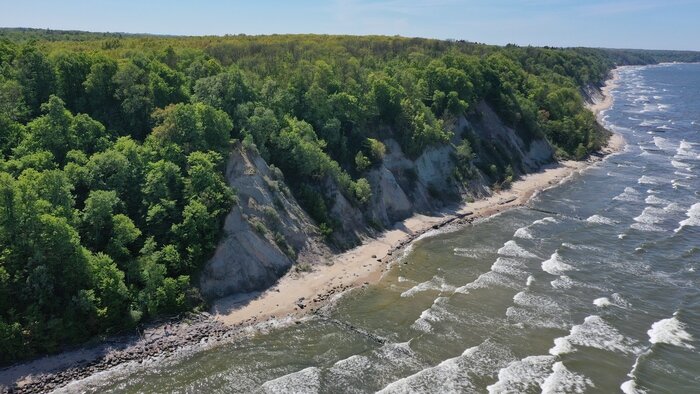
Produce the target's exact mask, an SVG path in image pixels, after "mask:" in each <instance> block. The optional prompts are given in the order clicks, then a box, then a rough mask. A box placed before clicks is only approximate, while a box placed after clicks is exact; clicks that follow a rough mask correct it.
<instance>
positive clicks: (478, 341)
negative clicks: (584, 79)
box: [59, 64, 700, 393]
mask: <svg viewBox="0 0 700 394" xmlns="http://www.w3.org/2000/svg"><path fill="white" fill-rule="evenodd" d="M619 75H620V79H619V86H618V87H617V88H616V89H614V90H613V92H612V94H613V95H614V99H615V101H614V104H613V106H612V107H611V108H610V109H609V110H607V111H605V112H604V113H603V114H602V118H603V121H604V123H605V125H606V127H607V128H609V129H610V130H613V131H614V132H616V133H619V134H621V135H622V136H623V137H624V138H625V140H626V141H627V146H626V148H625V149H624V151H622V152H620V153H618V154H615V155H612V156H609V157H607V158H606V159H605V160H604V161H602V162H599V163H598V164H596V165H593V166H592V167H589V168H588V169H586V170H583V171H581V172H580V173H576V174H574V175H573V176H572V177H570V179H568V180H566V181H565V182H564V183H562V184H561V185H558V186H557V187H553V188H550V189H548V190H545V191H543V192H541V193H539V194H538V195H536V196H535V197H534V198H533V199H532V200H531V202H530V203H529V204H528V206H527V207H523V208H519V209H513V210H510V211H507V212H504V213H502V214H499V215H496V216H493V217H490V218H488V219H484V220H480V221H477V222H475V223H473V224H469V225H465V226H463V227H460V228H457V229H453V231H449V232H435V233H432V234H430V236H426V237H423V238H422V239H420V240H419V241H417V242H415V243H414V244H412V245H411V246H410V247H409V248H408V249H407V250H406V251H405V252H404V253H403V255H402V256H401V257H400V258H399V259H398V260H397V261H396V262H395V263H394V264H393V266H392V267H391V269H390V270H389V271H388V272H387V273H386V275H385V276H384V278H383V279H382V280H381V281H380V282H379V283H377V284H374V285H370V286H366V287H364V288H361V289H356V290H353V291H350V292H347V293H345V294H344V295H343V296H341V297H338V298H337V299H336V300H335V301H334V302H333V303H332V304H331V305H329V306H327V307H326V308H325V309H324V310H323V312H322V313H321V314H320V315H319V316H312V317H309V318H307V319H305V320H302V321H300V322H297V323H298V324H295V323H291V324H283V323H282V322H281V323H280V324H279V325H278V326H276V327H274V328H268V329H264V330H253V329H251V331H250V332H249V333H248V334H247V335H245V336H242V337H241V338H239V339H237V340H233V341H232V342H230V343H228V344H224V345H221V346H217V347H214V348H211V349H207V350H202V351H191V352H183V353H182V354H179V355H177V356H173V357H169V358H165V359H158V360H152V361H149V362H146V363H144V364H129V365H125V366H121V367H119V368H116V369H114V370H111V371H106V372H103V373H99V374H96V375H94V376H92V377H90V378H88V379H85V380H82V381H78V382H73V383H72V384H70V385H69V386H67V387H65V388H63V389H61V390H59V391H61V392H86V393H105V392H125V393H137V392H147V393H172V392H182V393H185V392H187V393H373V392H381V393H472V392H474V393H619V392H623V393H700V272H699V271H700V179H699V178H698V175H699V174H700V64H663V65H657V66H645V67H624V68H621V69H620V70H619Z"/></svg>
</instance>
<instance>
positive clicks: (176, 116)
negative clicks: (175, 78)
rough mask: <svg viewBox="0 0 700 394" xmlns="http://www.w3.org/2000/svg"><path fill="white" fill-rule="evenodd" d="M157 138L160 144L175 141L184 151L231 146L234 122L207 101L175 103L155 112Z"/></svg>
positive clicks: (220, 149) (154, 136) (223, 150)
mask: <svg viewBox="0 0 700 394" xmlns="http://www.w3.org/2000/svg"><path fill="white" fill-rule="evenodd" d="M153 119H154V120H155V122H156V126H155V127H154V128H153V139H154V141H155V142H156V143H157V144H158V145H159V146H164V145H167V144H175V145H178V146H181V147H182V150H183V153H184V154H189V153H191V152H194V151H198V150H201V151H208V150H213V151H219V152H225V151H227V150H228V149H227V148H228V141H229V138H230V135H231V134H230V133H231V129H232V128H233V124H232V123H231V119H230V118H229V117H228V115H226V113H225V112H223V111H221V110H218V109H216V108H213V107H212V106H210V105H207V104H203V103H196V104H175V105H170V106H168V107H166V108H164V109H162V110H156V112H155V113H154V114H153Z"/></svg>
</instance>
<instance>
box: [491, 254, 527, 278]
mask: <svg viewBox="0 0 700 394" xmlns="http://www.w3.org/2000/svg"><path fill="white" fill-rule="evenodd" d="M526 270H527V266H526V265H525V263H523V262H522V261H520V260H517V259H513V258H509V257H499V258H498V259H496V262H495V263H493V264H492V265H491V271H493V272H497V273H499V274H504V275H513V276H516V277H520V278H525V277H526V276H527V275H528V273H527V271H526Z"/></svg>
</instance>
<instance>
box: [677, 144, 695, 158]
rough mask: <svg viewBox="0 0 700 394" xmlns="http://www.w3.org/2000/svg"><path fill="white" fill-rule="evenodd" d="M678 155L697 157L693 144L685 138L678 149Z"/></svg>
mask: <svg viewBox="0 0 700 394" xmlns="http://www.w3.org/2000/svg"><path fill="white" fill-rule="evenodd" d="M676 155H677V156H680V157H693V158H694V157H695V156H696V155H695V152H694V151H693V145H692V144H691V143H689V142H687V141H685V140H683V141H681V143H680V145H678V149H676Z"/></svg>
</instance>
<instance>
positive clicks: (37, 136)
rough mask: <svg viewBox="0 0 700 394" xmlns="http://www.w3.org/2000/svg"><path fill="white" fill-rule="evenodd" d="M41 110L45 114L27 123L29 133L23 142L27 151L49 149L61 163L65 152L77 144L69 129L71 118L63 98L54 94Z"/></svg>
mask: <svg viewBox="0 0 700 394" xmlns="http://www.w3.org/2000/svg"><path fill="white" fill-rule="evenodd" d="M41 110H42V111H43V112H44V113H45V115H44V116H41V117H39V118H36V119H34V120H33V121H31V122H30V123H29V124H28V125H27V129H28V131H29V133H28V134H27V138H26V140H25V141H24V143H23V144H24V145H26V149H28V150H29V151H34V152H36V151H40V150H46V151H49V152H51V154H53V156H54V158H55V160H56V161H57V162H58V163H63V162H64V160H65V157H66V153H68V151H69V150H71V149H73V148H74V147H75V146H76V145H77V137H76V135H75V134H73V133H72V130H71V123H72V120H73V118H72V116H71V114H70V112H69V111H68V110H67V109H66V107H65V105H64V103H63V100H61V99H60V98H58V97H57V96H54V95H52V96H51V97H50V98H49V101H48V102H47V103H46V104H43V105H42V106H41Z"/></svg>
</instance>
